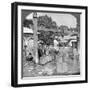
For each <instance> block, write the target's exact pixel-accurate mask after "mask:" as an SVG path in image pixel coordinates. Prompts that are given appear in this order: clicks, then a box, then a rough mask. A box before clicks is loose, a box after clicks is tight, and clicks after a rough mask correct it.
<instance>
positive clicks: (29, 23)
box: [23, 19, 33, 28]
mask: <svg viewBox="0 0 90 90" xmlns="http://www.w3.org/2000/svg"><path fill="white" fill-rule="evenodd" d="M30 25H33V21H32V20H26V19H25V20H24V22H23V26H24V27H28V28H30Z"/></svg>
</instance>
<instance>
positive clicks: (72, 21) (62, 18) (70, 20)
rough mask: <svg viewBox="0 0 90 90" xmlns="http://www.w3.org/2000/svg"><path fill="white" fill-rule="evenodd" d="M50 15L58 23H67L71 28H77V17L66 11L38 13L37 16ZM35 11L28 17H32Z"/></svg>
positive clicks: (27, 17)
mask: <svg viewBox="0 0 90 90" xmlns="http://www.w3.org/2000/svg"><path fill="white" fill-rule="evenodd" d="M43 15H48V16H49V17H51V18H52V19H53V21H56V23H57V25H58V26H60V25H66V26H68V27H69V28H70V27H71V28H76V25H77V20H76V18H75V17H74V16H73V15H71V14H66V13H37V16H43ZM32 18H33V13H30V14H29V15H27V16H26V19H32Z"/></svg>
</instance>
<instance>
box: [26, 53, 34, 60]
mask: <svg viewBox="0 0 90 90" xmlns="http://www.w3.org/2000/svg"><path fill="white" fill-rule="evenodd" d="M26 61H33V56H32V54H31V53H29V55H28V57H27V58H26Z"/></svg>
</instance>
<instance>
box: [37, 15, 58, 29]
mask: <svg viewBox="0 0 90 90" xmlns="http://www.w3.org/2000/svg"><path fill="white" fill-rule="evenodd" d="M41 25H43V26H44V27H45V28H49V29H50V28H57V24H56V22H55V21H53V20H52V18H51V17H49V16H47V15H45V16H39V17H38V26H41Z"/></svg>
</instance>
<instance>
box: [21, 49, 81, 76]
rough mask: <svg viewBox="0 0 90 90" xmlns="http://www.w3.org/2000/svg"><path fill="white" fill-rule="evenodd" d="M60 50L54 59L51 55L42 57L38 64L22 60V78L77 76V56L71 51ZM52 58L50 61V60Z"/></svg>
mask: <svg viewBox="0 0 90 90" xmlns="http://www.w3.org/2000/svg"><path fill="white" fill-rule="evenodd" d="M68 51H71V49H70V50H67V49H66V48H65V49H61V50H60V52H59V54H57V55H56V57H55V58H53V56H51V55H47V56H43V57H42V58H41V60H40V62H39V63H38V64H36V63H35V62H34V61H26V58H25V57H24V58H23V77H36V76H52V75H79V74H80V62H79V55H78V54H77V52H76V51H74V50H73V53H74V54H73V55H72V52H71V53H70V52H68ZM51 58H52V59H51Z"/></svg>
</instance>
